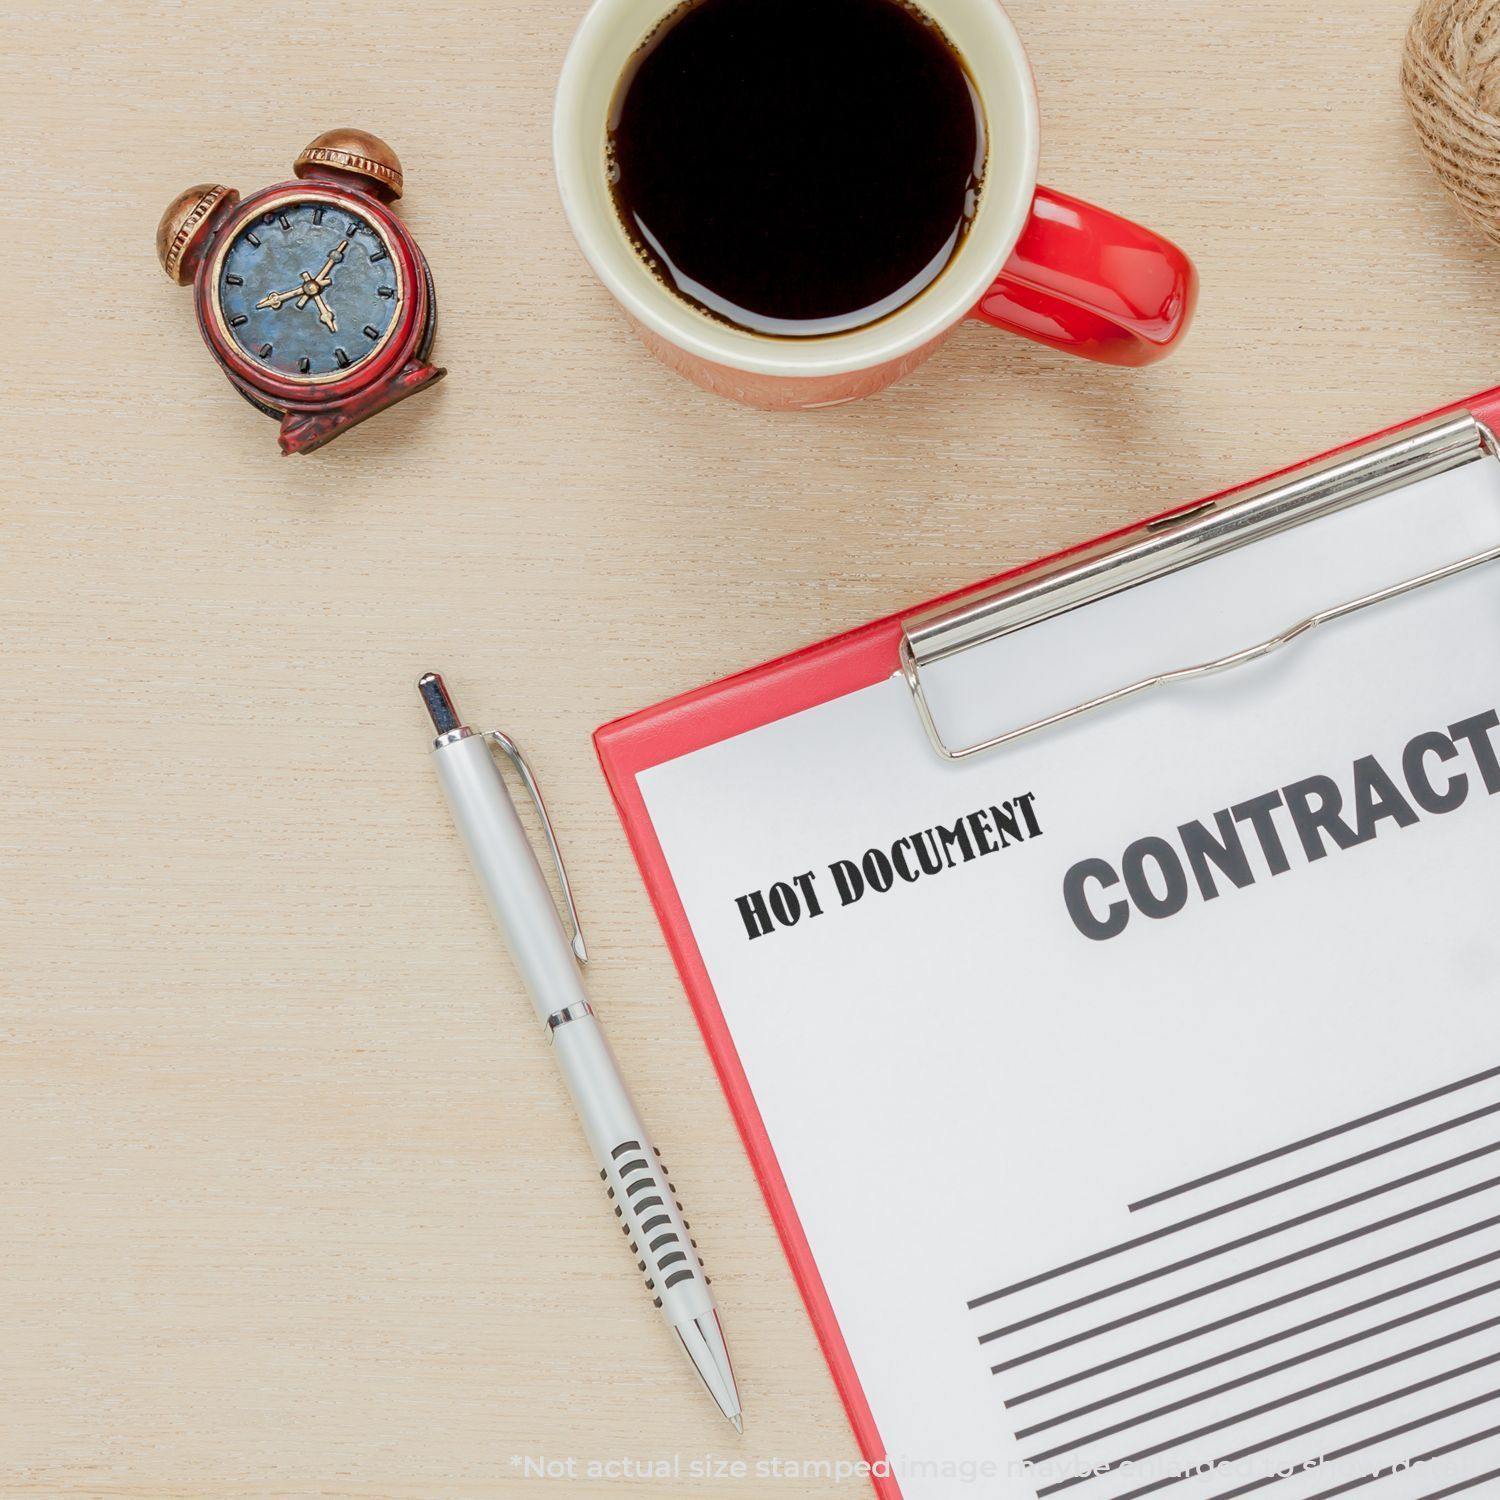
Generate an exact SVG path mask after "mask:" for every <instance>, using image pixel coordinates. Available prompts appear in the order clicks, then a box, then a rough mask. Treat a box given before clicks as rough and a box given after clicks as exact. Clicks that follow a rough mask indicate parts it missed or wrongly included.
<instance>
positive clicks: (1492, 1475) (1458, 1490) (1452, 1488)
mask: <svg viewBox="0 0 1500 1500" xmlns="http://www.w3.org/2000/svg"><path fill="white" fill-rule="evenodd" d="M1497 1432H1500V1427H1492V1428H1491V1429H1490V1430H1489V1431H1488V1432H1485V1433H1481V1434H1480V1435H1479V1436H1478V1437H1473V1438H1469V1439H1467V1440H1466V1441H1465V1443H1464V1447H1466V1448H1467V1447H1471V1446H1472V1445H1473V1444H1475V1443H1478V1442H1482V1441H1483V1440H1484V1439H1485V1438H1487V1437H1494V1436H1495V1434H1496V1433H1497ZM1492 1479H1500V1469H1491V1470H1490V1471H1489V1473H1487V1474H1476V1475H1475V1476H1474V1477H1473V1478H1472V1479H1460V1480H1459V1481H1458V1483H1457V1484H1450V1485H1449V1486H1448V1488H1447V1489H1445V1490H1433V1492H1432V1493H1431V1494H1430V1495H1421V1496H1419V1497H1418V1500H1448V1496H1449V1495H1460V1494H1462V1493H1463V1492H1464V1491H1465V1490H1474V1489H1478V1488H1479V1486H1480V1485H1482V1484H1488V1483H1489V1482H1490V1480H1492Z"/></svg>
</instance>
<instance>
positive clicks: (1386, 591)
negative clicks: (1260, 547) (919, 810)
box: [898, 412, 1500, 761]
mask: <svg viewBox="0 0 1500 1500" xmlns="http://www.w3.org/2000/svg"><path fill="white" fill-rule="evenodd" d="M1486 457H1489V458H1500V443H1497V440H1496V437H1495V434H1494V433H1493V432H1492V431H1491V430H1490V429H1489V427H1487V426H1486V425H1485V424H1484V423H1483V422H1481V421H1479V420H1478V418H1476V417H1474V416H1473V415H1472V414H1471V413H1469V412H1461V413H1459V414H1458V415H1456V416H1447V417H1438V418H1435V419H1434V420H1432V421H1430V422H1425V423H1422V424H1419V425H1418V426H1415V427H1408V428H1404V429H1403V430H1402V431H1401V432H1399V433H1398V434H1397V435H1396V436H1395V437H1392V438H1380V439H1376V440H1375V441H1374V442H1371V443H1366V444H1363V445H1361V446H1360V447H1357V448H1351V449H1348V450H1346V451H1344V452H1342V453H1337V454H1334V455H1333V456H1332V457H1331V458H1326V459H1322V460H1320V461H1318V462H1316V463H1313V464H1309V465H1306V466H1304V467H1302V468H1300V469H1295V470H1293V471H1291V472H1290V473H1289V474H1284V475H1280V476H1277V477H1275V478H1272V479H1269V480H1265V481H1263V482H1261V483H1259V484H1255V485H1251V486H1250V487H1248V488H1247V489H1243V490H1236V491H1231V492H1229V493H1228V494H1226V495H1223V496H1219V497H1217V498H1215V499H1212V500H1205V501H1200V502H1198V503H1197V504H1195V505H1191V506H1188V507H1186V508H1184V509H1182V510H1180V511H1176V512H1173V513H1169V514H1167V515H1165V516H1161V517H1158V518H1157V519H1156V520H1154V521H1147V522H1145V523H1144V524H1143V525H1141V526H1137V527H1135V528H1133V529H1132V530H1130V531H1127V532H1124V533H1122V534H1120V535H1118V536H1115V537H1113V538H1110V539H1108V540H1106V541H1104V542H1100V543H1098V544H1096V545H1094V546H1092V547H1088V548H1085V549H1084V550H1082V551H1081V552H1074V553H1070V554H1068V555H1066V556H1064V557H1062V558H1059V559H1058V560H1057V561H1056V562H1054V563H1051V564H1044V565H1043V566H1042V567H1040V568H1037V569H1033V570H1031V571H1030V572H1028V573H1025V574H1023V575H1022V576H1020V577H1018V578H1015V579H1012V580H1009V581H1007V582H1004V583H1000V584H997V585H996V586H995V587H994V588H992V589H988V590H985V591H983V592H982V593H980V594H978V595H975V596H971V597H970V598H968V599H966V600H964V601H963V602H962V603H961V604H958V605H956V606H949V607H944V608H941V609H939V610H936V611H932V612H929V613H927V614H924V615H918V616H915V617H914V618H913V619H910V620H907V621H904V622H903V623H902V633H901V643H900V647H899V651H898V655H899V660H900V664H901V674H902V676H903V677H904V678H905V680H906V685H907V687H908V688H909V689H910V690H911V695H912V702H913V703H914V705H915V707H916V712H917V717H918V719H919V720H920V722H921V725H922V728H923V730H924V731H925V732H926V735H927V739H928V741H929V743H930V744H931V745H932V748H933V749H934V750H935V751H936V752H937V753H938V754H939V755H940V756H942V757H943V759H944V760H950V761H959V760H966V759H967V758H968V757H970V756H972V755H980V754H983V753H984V752H985V751H987V750H995V749H998V748H999V747H1000V746H1002V745H1008V744H1010V743H1011V742H1012V741H1014V740H1018V739H1021V738H1023V737H1024V736H1026V735H1030V734H1035V733H1036V732H1037V731H1038V730H1042V729H1049V728H1051V727H1053V726H1054V725H1057V724H1062V723H1065V722H1066V721H1067V720H1069V719H1074V718H1077V717H1078V716H1079V715H1080V714H1085V713H1089V712H1091V711H1092V710H1093V709H1096V708H1104V707H1106V706H1108V705H1109V704H1113V703H1118V702H1120V701H1121V700H1122V699H1125V698H1130V697H1133V696H1135V694H1137V693H1142V692H1145V691H1146V689H1147V688H1153V687H1160V686H1162V685H1164V684H1166V683H1176V682H1188V681H1191V680H1193V679H1195V678H1199V677H1208V676H1211V675H1214V674H1216V673H1219V672H1226V671H1229V670H1231V669H1232V668H1234V667H1239V666H1244V665H1245V664H1247V663H1249V662H1252V661H1258V660H1259V659H1260V658H1261V657H1264V656H1269V655H1270V654H1271V653H1272V652H1274V651H1278V650H1280V649H1281V648H1282V647H1283V646H1288V645H1290V644H1291V643H1292V642H1293V641H1295V640H1298V639H1299V638H1300V637H1302V636H1304V635H1306V634H1308V633H1309V632H1310V631H1312V630H1313V629H1315V628H1316V627H1317V626H1319V625H1326V624H1328V623H1329V622H1330V621H1333V620H1340V619H1343V618H1345V617H1346V616H1348V615H1352V614H1356V613H1358V612H1359V611H1360V610H1363V609H1368V608H1369V607H1370V606H1371V605H1375V604H1383V603H1385V602H1387V601H1388V600H1391V599H1396V598H1399V597H1400V596H1401V595H1403V594H1409V593H1411V592H1412V591H1413V590H1415V589H1420V588H1424V587H1426V586H1427V585H1428V584H1431V583H1439V582H1441V581H1442V580H1443V579H1445V578H1452V577H1454V576H1455V575H1456V574H1459V573H1464V572H1467V571H1468V570H1469V569H1470V568H1475V567H1478V566H1479V565H1480V564H1482V563H1487V562H1495V561H1500V545H1497V546H1495V547H1490V548H1486V549H1485V550H1484V551H1482V552H1475V553H1471V554H1470V555H1468V556H1467V557H1461V558H1458V559H1457V560H1456V561H1454V562H1452V563H1448V564H1445V565H1444V566H1442V567H1438V568H1433V569H1430V570H1429V571H1428V572H1425V573H1421V574H1417V575H1416V576H1414V577H1410V578H1405V579H1402V580H1401V581H1400V582H1398V583H1393V584H1391V585H1389V586H1388V587H1386V588H1382V589H1378V590H1376V591H1375V592H1373V593H1369V594H1364V595H1362V596H1361V597H1360V598H1357V599H1348V600H1345V601H1343V602H1342V603H1338V604H1333V605H1330V606H1329V607H1328V608H1327V609H1323V610H1319V611H1318V612H1317V613H1316V614H1312V615H1308V616H1307V617H1305V618H1304V619H1301V620H1298V621H1296V622H1295V623H1293V624H1291V625H1289V626H1287V628H1286V629H1285V630H1282V631H1279V632H1278V633H1277V634H1276V635H1273V636H1270V637H1269V638H1267V639H1265V640H1261V641H1257V642H1255V643H1254V644H1252V645H1249V646H1245V647H1242V648H1241V649H1240V650H1237V651H1231V652H1229V653H1227V654H1226V655H1224V656H1218V657H1215V658H1213V659H1212V660H1211V661H1203V662H1197V663H1193V664H1191V665H1187V666H1180V667H1173V668H1170V669H1168V670H1165V671H1162V672H1157V673H1154V674H1152V675H1151V676H1148V677H1142V678H1139V679H1137V680H1136V681H1134V682H1127V683H1125V684H1123V685H1122V686H1120V687H1118V688H1115V689H1114V690H1113V691H1111V692H1108V693H1101V694H1099V695H1098V696H1097V697H1094V698H1089V699H1087V700H1085V701H1084V702H1082V703H1076V704H1074V705H1073V706H1072V707H1071V708H1064V709H1060V710H1059V711H1058V712H1056V713H1051V714H1048V715H1047V716H1046V717H1045V718H1041V719H1034V720H1032V721H1031V722H1030V723H1027V724H1021V725H1018V726H1016V727H1014V728H1011V729H1007V730H1004V731H1003V732H1002V733H999V734H996V735H993V736H991V737H990V738H988V739H984V740H980V741H977V742H976V743H974V744H970V745H962V746H952V745H949V744H948V743H947V741H946V740H945V739H944V738H943V735H942V732H941V730H940V729H939V727H938V724H937V721H936V719H935V718H934V716H933V712H932V705H931V703H930V702H929V700H928V697H927V694H926V691H925V690H924V687H923V683H922V669H923V667H926V666H930V665H931V664H933V663H934V662H938V661H942V660H944V659H945V658H947V657H950V656H956V655H958V654H959V653H961V652H963V651H967V650H969V649H971V648H972V647H975V646H982V645H986V644H988V643H989V642H990V641H995V640H999V639H1000V638H1001V637H1002V636H1006V635H1010V634H1011V633H1013V632H1014V631H1017V630H1023V629H1025V628H1026V627H1027V626H1029V625H1037V624H1040V623H1041V622H1042V621H1043V620H1049V619H1051V618H1053V617H1054V616H1056V615H1060V614H1064V613H1066V612H1067V611H1069V610H1073V609H1079V608H1081V607H1083V606H1084V605H1088V604H1092V603H1094V602H1096V601H1097V600H1100V599H1104V598H1107V597H1109V596H1110V595H1112V594H1117V593H1119V592H1121V591H1122V590H1124V589H1128V588H1133V587H1134V586H1135V585H1137V584H1141V583H1148V582H1150V581H1151V580H1153V579H1156V578H1161V577H1164V576H1166V575H1167V574H1169V573H1175V572H1177V571H1178V570H1179V569H1182V568H1186V567H1191V566H1192V565H1193V564H1194V563H1199V562H1204V561H1206V560H1208V559H1209V558H1212V557H1218V556H1221V555H1222V554H1224V553H1226V552H1230V551H1233V550H1234V549H1236V548H1238V547H1242V546H1245V545H1247V544H1249V543H1251V542H1255V541H1259V540H1260V539H1261V538H1263V537H1267V536H1273V535H1275V534H1277V533H1279V532H1283V531H1288V530H1290V529H1292V528H1293V527H1296V526H1301V525H1303V524H1304V523H1305V522H1308V521H1313V520H1317V519H1318V518H1320V517H1322V516H1327V515H1331V514H1333V513H1334V512H1335V511H1339V510H1343V509H1344V508H1345V507H1347V506H1350V505H1354V504H1357V503H1358V502H1359V501H1361V500H1372V499H1374V498H1375V497H1376V496H1378V495H1384V494H1389V493H1390V492H1391V491H1392V490H1396V489H1401V488H1404V487H1405V486H1406V485H1409V484H1415V483H1417V482H1418V481H1419V480H1423V479H1430V478H1433V477H1434V476H1436V475H1438V474H1443V473H1446V472H1448V471H1449V470H1450V469H1456V468H1459V467H1461V466H1462V465H1464V464H1468V463H1472V462H1474V461H1476V460H1477V459H1481V458H1486Z"/></svg>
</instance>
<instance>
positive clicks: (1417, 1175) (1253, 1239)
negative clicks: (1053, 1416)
mask: <svg viewBox="0 0 1500 1500" xmlns="http://www.w3.org/2000/svg"><path fill="white" fill-rule="evenodd" d="M1495 1151H1500V1141H1496V1142H1495V1143H1494V1144H1493V1145H1490V1146H1482V1147H1480V1148H1479V1149H1478V1150H1477V1151H1470V1152H1467V1153H1465V1155H1463V1156H1456V1157H1454V1158H1453V1160H1452V1161H1448V1162H1442V1163H1440V1164H1439V1165H1438V1166H1436V1167H1424V1168H1423V1169H1422V1171H1420V1172H1413V1173H1410V1174H1409V1175H1408V1176H1406V1177H1403V1178H1398V1179H1397V1180H1396V1181H1395V1182H1392V1183H1387V1184H1385V1185H1384V1186H1383V1187H1379V1188H1372V1189H1370V1190H1369V1191H1368V1192H1364V1193H1357V1194H1356V1195H1355V1196H1354V1197H1352V1198H1345V1199H1344V1200H1343V1201H1342V1202H1339V1203H1334V1204H1330V1205H1329V1206H1328V1207H1326V1208H1319V1209H1314V1210H1313V1211H1312V1212H1311V1213H1305V1214H1298V1215H1297V1217H1296V1218H1293V1219H1287V1220H1285V1221H1284V1222H1283V1223H1280V1224H1273V1225H1271V1226H1270V1227H1269V1228H1266V1229H1257V1230H1255V1231H1254V1232H1253V1233H1251V1234H1242V1235H1241V1236H1240V1237H1239V1239H1237V1240H1226V1241H1225V1242H1224V1243H1223V1244H1222V1245H1215V1246H1213V1247H1212V1248H1211V1249H1208V1250H1200V1251H1199V1252H1198V1253H1197V1254H1196V1255H1189V1256H1185V1257H1184V1258H1183V1259H1182V1260H1175V1261H1172V1262H1170V1263H1169V1264H1168V1265H1165V1266H1158V1267H1156V1269H1155V1270H1152V1271H1142V1272H1141V1273H1140V1275H1138V1276H1131V1277H1129V1278H1128V1279H1127V1280H1125V1281H1117V1282H1115V1283H1113V1285H1111V1286H1106V1287H1100V1288H1099V1289H1098V1290H1097V1291H1093V1292H1086V1293H1085V1294H1084V1295H1083V1296H1081V1297H1075V1298H1074V1299H1073V1300H1072V1301H1071V1302H1060V1303H1059V1304H1058V1305H1057V1306H1056V1307H1050V1308H1048V1309H1046V1311H1044V1312H1039V1313H1032V1315H1031V1316H1030V1317H1029V1318H1021V1319H1020V1320H1019V1321H1018V1322H1015V1323H1007V1324H1005V1325H1004V1326H1003V1327H1001V1328H996V1329H992V1330H991V1331H990V1332H989V1333H984V1334H981V1335H980V1336H979V1342H980V1343H981V1344H987V1343H990V1342H991V1341H993V1340H994V1339H998V1338H1005V1337H1006V1336H1008V1335H1009V1334H1012V1333H1021V1332H1023V1331H1024V1330H1025V1329H1027V1328H1035V1327H1036V1326H1037V1324H1038V1323H1047V1322H1050V1321H1051V1320H1052V1319H1053V1318H1060V1317H1062V1316H1063V1314H1064V1313H1071V1312H1077V1311H1078V1310H1079V1309H1080V1308H1084V1307H1091V1306H1092V1305H1093V1304H1094V1303H1095V1302H1103V1301H1104V1300H1105V1299H1106V1298H1109V1297H1114V1296H1118V1295H1119V1293H1121V1292H1131V1291H1134V1290H1135V1289H1136V1288H1137V1287H1141V1286H1147V1285H1149V1284H1150V1283H1151V1282H1153V1281H1160V1280H1162V1278H1163V1277H1166V1276H1175V1275H1176V1274H1177V1272H1178V1271H1186V1270H1189V1269H1191V1268H1192V1267H1193V1266H1201V1265H1203V1264H1205V1263H1206V1262H1208V1261H1211V1260H1217V1259H1218V1258H1219V1257H1220V1256H1221V1255H1228V1254H1229V1253H1230V1252H1231V1251H1234V1250H1243V1249H1244V1248H1245V1246H1246V1245H1254V1244H1257V1243H1258V1242H1259V1241H1261V1240H1266V1239H1270V1238H1272V1237H1273V1236H1274V1235H1278V1234H1281V1233H1283V1232H1284V1231H1285V1230H1288V1229H1297V1228H1300V1227H1301V1226H1302V1225H1304V1224H1308V1223H1311V1222H1313V1221H1314V1220H1317V1219H1321V1218H1324V1217H1326V1216H1327V1215H1328V1214H1330V1213H1333V1212H1334V1211H1335V1210H1337V1209H1341V1208H1349V1207H1352V1206H1353V1205H1354V1204H1356V1203H1364V1202H1368V1201H1369V1200H1370V1199H1371V1198H1376V1197H1379V1196H1380V1195H1381V1194H1383V1193H1388V1192H1391V1191H1392V1190H1393V1189H1395V1188H1400V1187H1409V1186H1410V1185H1411V1184H1412V1183H1413V1182H1419V1181H1421V1180H1422V1179H1423V1178H1424V1177H1431V1176H1433V1175H1434V1174H1436V1173H1438V1172H1445V1171H1447V1170H1449V1169H1450V1168H1451V1167H1455V1166H1460V1165H1462V1164H1464V1163H1465V1162H1470V1161H1473V1160H1474V1159H1475V1158H1476V1157H1480V1156H1486V1155H1489V1154H1491V1153H1493V1152H1495ZM1493 1187H1500V1177H1487V1178H1486V1179H1485V1180H1484V1181H1483V1182H1480V1183H1475V1184H1474V1185H1473V1186H1472V1187H1466V1188H1460V1189H1459V1190H1458V1191H1457V1192H1455V1193H1450V1194H1448V1195H1447V1197H1444V1198H1434V1199H1432V1201H1431V1202H1428V1203H1419V1204H1418V1205H1417V1206H1416V1207H1415V1208H1408V1209H1403V1210H1402V1211H1401V1212H1400V1213H1399V1214H1392V1215H1391V1216H1390V1217H1389V1218H1385V1219H1378V1220H1376V1222H1375V1223H1373V1224H1365V1225H1362V1226H1360V1227H1359V1228H1357V1229H1347V1230H1345V1231H1344V1233H1343V1234H1339V1235H1335V1236H1334V1237H1333V1238H1332V1239H1331V1240H1320V1241H1319V1242H1318V1243H1317V1244H1316V1245H1309V1246H1306V1247H1305V1248H1303V1249H1301V1250H1294V1251H1292V1252H1291V1253H1290V1254H1289V1255H1283V1256H1281V1257H1280V1258H1278V1259H1277V1260H1272V1261H1267V1262H1266V1263H1265V1265H1263V1266H1261V1267H1259V1268H1257V1269H1254V1270H1250V1271H1243V1272H1241V1273H1240V1274H1239V1275H1238V1276H1231V1277H1230V1278H1228V1280H1226V1281H1222V1282H1218V1283H1216V1286H1215V1288H1214V1289H1215V1290H1216V1289H1217V1288H1218V1287H1222V1286H1233V1285H1234V1284H1235V1282H1237V1281H1248V1280H1250V1279H1251V1278H1252V1277H1255V1276H1263V1275H1264V1274H1265V1273H1266V1272H1267V1271H1271V1270H1275V1269H1277V1268H1278V1267H1280V1266H1289V1265H1291V1264H1292V1263H1293V1262H1294V1261H1299V1260H1306V1259H1307V1258H1308V1257H1309V1256H1313V1255H1321V1254H1322V1253H1323V1252H1324V1251H1325V1250H1333V1249H1336V1248H1337V1247H1338V1246H1340V1245H1347V1244H1348V1243H1350V1241H1352V1240H1358V1239H1363V1238H1364V1236H1365V1235H1367V1234H1375V1233H1377V1232H1378V1231H1379V1230H1382V1229H1389V1228H1390V1227H1391V1226H1392V1225H1393V1224H1401V1223H1404V1222H1405V1221H1406V1220H1408V1219H1415V1218H1420V1217H1421V1215H1423V1214H1427V1213H1431V1212H1432V1211H1433V1210H1434V1209H1437V1208H1444V1207H1446V1206H1447V1205H1448V1204H1450V1203H1457V1202H1459V1201H1460V1200H1462V1199H1464V1198H1470V1197H1472V1196H1473V1195H1474V1194H1475V1193H1482V1192H1485V1191H1487V1190H1488V1189H1490V1188H1493ZM1163 1305H1164V1306H1173V1305H1175V1304H1172V1303H1166V1304H1163Z"/></svg>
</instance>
